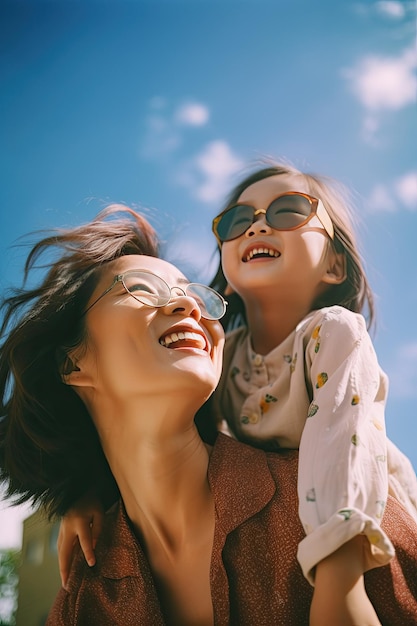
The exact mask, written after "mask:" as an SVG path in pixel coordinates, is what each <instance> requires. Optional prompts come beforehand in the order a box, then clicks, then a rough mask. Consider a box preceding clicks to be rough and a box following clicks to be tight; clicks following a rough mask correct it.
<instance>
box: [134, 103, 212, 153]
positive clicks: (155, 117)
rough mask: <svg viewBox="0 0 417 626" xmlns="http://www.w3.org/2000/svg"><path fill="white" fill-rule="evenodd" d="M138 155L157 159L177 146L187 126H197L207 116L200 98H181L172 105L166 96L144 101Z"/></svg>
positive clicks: (207, 113)
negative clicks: (182, 101) (142, 132)
mask: <svg viewBox="0 0 417 626" xmlns="http://www.w3.org/2000/svg"><path fill="white" fill-rule="evenodd" d="M148 109H149V112H148V115H147V116H146V118H145V134H144V137H143V141H142V145H141V156H142V157H143V158H145V159H150V160H153V159H159V158H162V157H166V156H169V155H170V154H172V153H173V152H175V151H176V150H178V149H179V148H180V147H181V146H182V145H183V142H184V132H185V130H186V128H187V127H201V126H204V125H205V124H207V122H208V120H209V118H210V111H209V108H208V107H207V106H206V105H205V104H202V103H200V102H184V103H182V104H180V105H178V106H176V107H173V106H172V105H171V104H170V102H169V101H168V100H166V99H165V98H162V97H159V96H157V97H154V98H152V99H151V100H150V101H149V103H148Z"/></svg>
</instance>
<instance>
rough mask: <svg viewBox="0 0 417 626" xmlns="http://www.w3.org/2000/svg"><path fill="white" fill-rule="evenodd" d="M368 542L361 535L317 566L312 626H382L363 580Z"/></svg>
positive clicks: (311, 618)
mask: <svg viewBox="0 0 417 626" xmlns="http://www.w3.org/2000/svg"><path fill="white" fill-rule="evenodd" d="M366 541H368V540H367V539H366V538H365V537H363V536H360V535H358V536H357V537H354V538H353V539H351V540H350V541H348V542H347V543H346V544H344V545H343V546H341V547H340V548H339V549H338V550H336V552H334V553H333V554H331V555H330V556H328V557H327V558H326V559H323V561H321V562H320V563H319V564H318V565H317V567H316V575H315V588H314V594H313V600H312V603H311V609H310V626H334V624H337V625H338V626H381V622H380V621H379V619H378V616H377V614H376V613H375V609H374V607H373V605H372V603H371V601H370V600H369V598H368V596H367V594H366V590H365V584H364V580H363V562H364V560H363V550H364V542H366Z"/></svg>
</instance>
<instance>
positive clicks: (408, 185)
mask: <svg viewBox="0 0 417 626" xmlns="http://www.w3.org/2000/svg"><path fill="white" fill-rule="evenodd" d="M366 206H367V208H368V210H369V211H372V212H374V211H375V212H376V211H378V212H380V211H386V212H394V211H399V210H401V209H407V210H409V211H417V171H415V172H414V171H411V172H407V173H405V174H403V175H402V176H400V177H398V178H396V179H394V180H392V181H388V182H385V183H378V184H377V185H375V187H374V188H373V189H372V191H371V193H370V195H369V197H368V199H367V202H366Z"/></svg>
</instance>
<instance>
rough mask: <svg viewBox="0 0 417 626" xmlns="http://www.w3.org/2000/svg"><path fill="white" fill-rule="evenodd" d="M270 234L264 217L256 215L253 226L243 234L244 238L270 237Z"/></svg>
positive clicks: (269, 228) (270, 230)
mask: <svg viewBox="0 0 417 626" xmlns="http://www.w3.org/2000/svg"><path fill="white" fill-rule="evenodd" d="M271 233H272V228H271V227H270V225H269V224H267V223H266V220H265V215H258V216H256V217H255V221H254V222H253V224H252V225H251V226H249V228H248V229H247V231H246V232H245V237H253V236H254V235H270V234H271Z"/></svg>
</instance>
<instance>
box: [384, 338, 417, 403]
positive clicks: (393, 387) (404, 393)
mask: <svg viewBox="0 0 417 626" xmlns="http://www.w3.org/2000/svg"><path fill="white" fill-rule="evenodd" d="M390 394H391V395H392V396H397V397H401V398H415V397H417V342H416V341H414V342H410V343H407V344H403V345H402V346H400V347H399V348H398V350H397V353H396V356H395V359H394V364H393V367H392V370H391V372H390Z"/></svg>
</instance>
